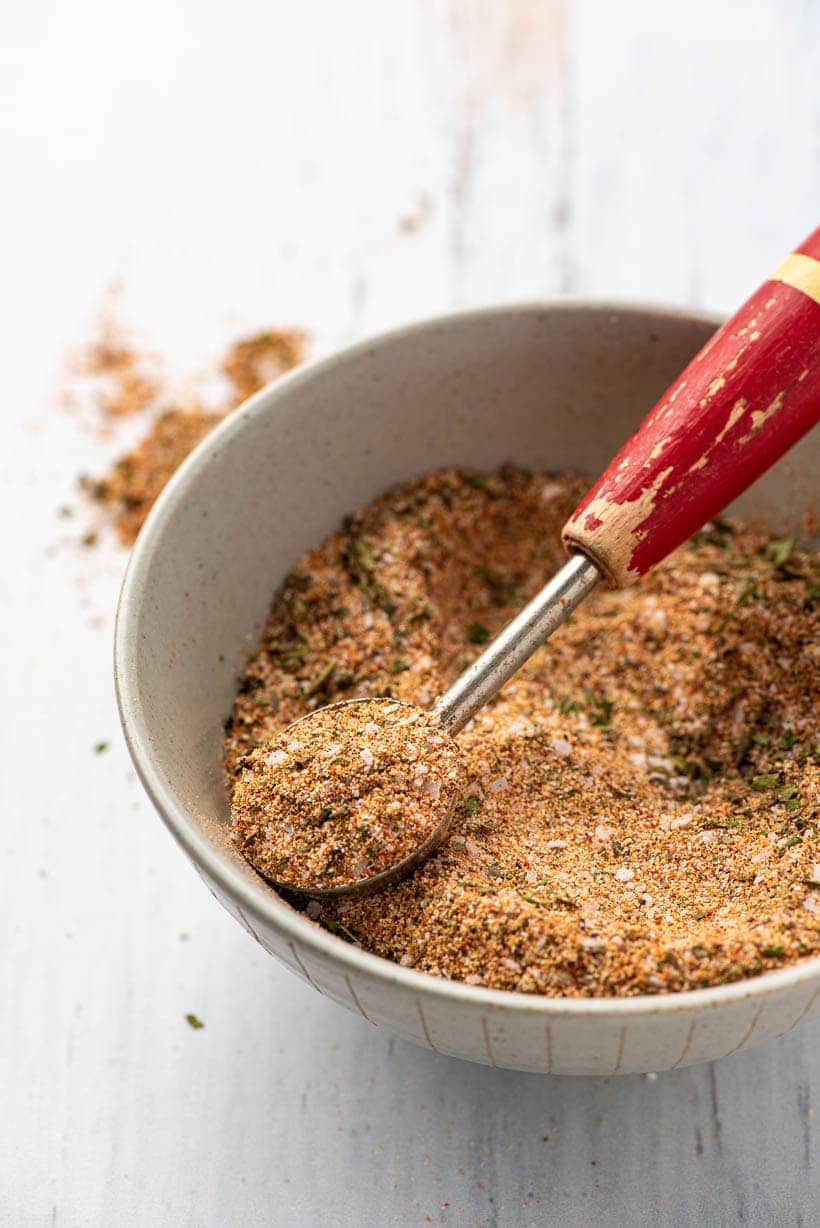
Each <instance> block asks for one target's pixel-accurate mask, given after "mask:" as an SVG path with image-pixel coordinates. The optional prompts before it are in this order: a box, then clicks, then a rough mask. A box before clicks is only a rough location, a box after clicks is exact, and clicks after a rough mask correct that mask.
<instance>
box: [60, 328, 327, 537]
mask: <svg viewBox="0 0 820 1228" xmlns="http://www.w3.org/2000/svg"><path fill="white" fill-rule="evenodd" d="M304 350H305V336H304V334H303V333H301V332H297V331H293V330H282V329H270V330H267V331H265V332H261V333H256V334H254V335H253V336H251V337H245V338H242V339H240V340H239V341H236V342H234V344H233V345H231V346H230V347H229V349H228V350H227V352H226V353H225V354H224V355H223V358H222V361H221V364H220V372H221V375H222V376H223V377H224V385H225V387H224V391H223V394H222V396H221V397H220V398H219V401H218V403H217V404H216V405H215V406H213V405H209V404H207V403H206V402H205V400H204V399H203V398H201V397H199V396H197V395H195V394H190V395H187V396H185V397H184V398H183V399H182V400H181V402H180V401H179V399H178V398H173V399H172V398H170V397H169V394H168V392H167V390H165V389H163V387H162V386H161V384H160V381H159V378H158V377H157V376H156V375H154V374H153V373H150V372H151V368H150V366H149V364H148V360H147V357H146V356H143V355H141V354H140V353H139V351H137V350H135V349H134V348H133V347H131V346H130V345H129V344H127V343H126V342H125V340H124V339H123V338H122V336H121V333H120V330H119V328H118V326H117V324H116V322H115V321H114V319H113V318H112V317H110V316H108V315H106V316H104V317H103V320H102V322H101V331H100V337H99V338H98V339H97V340H96V341H95V342H93V343H92V344H90V345H88V346H87V347H86V348H85V349H84V350H83V351H81V352H80V354H79V355H77V356H76V357H75V359H74V360H73V363H72V367H73V370H74V371H75V372H76V373H77V374H84V375H93V376H95V377H98V379H99V381H100V383H99V388H98V390H97V392H96V397H95V404H96V408H97V410H98V411H99V415H100V417H101V419H102V421H103V422H104V423H108V424H109V425H110V420H111V419H116V418H122V417H125V416H127V415H134V414H139V413H140V412H141V411H145V410H148V409H151V408H152V407H153V408H155V409H156V413H155V414H154V416H153V418H152V420H151V422H150V425H149V426H148V428H147V430H146V432H145V434H144V435H143V437H142V438H141V439H140V440H139V441H138V442H137V444H136V446H135V447H133V448H132V449H131V450H130V451H129V452H127V453H126V454H125V455H124V456H122V457H120V458H119V459H118V460H116V461H115V462H114V463H113V465H112V466H111V468H110V470H109V472H108V473H107V474H106V475H105V477H102V478H91V477H87V476H86V477H83V478H82V479H81V482H80V485H81V487H82V489H83V490H84V491H85V493H86V494H87V495H89V497H90V498H91V499H93V500H94V501H95V502H96V503H97V504H99V506H100V507H101V508H102V510H103V511H104V512H105V513H106V514H107V516H108V517H109V518H110V520H111V521H112V522H113V524H114V527H115V529H116V531H117V535H118V536H119V538H120V541H121V542H122V544H123V545H126V546H130V545H132V544H133V542H134V541H135V540H136V537H137V534H138V533H139V531H140V529H141V528H142V525H143V523H144V521H145V518H146V516H147V515H148V513H149V512H150V510H151V508H152V507H153V506H154V503H155V502H156V500H157V498H158V497H159V495H160V494H161V492H162V490H163V488H164V487H165V485H166V484H167V482H168V481H169V479H170V478H171V477H172V476H173V474H174V473H175V472H176V470H177V469H178V468H179V466H180V465H181V464H182V462H183V461H184V460H185V458H186V457H187V456H188V454H189V453H190V452H192V451H193V449H194V448H195V447H196V445H197V444H198V443H200V442H201V440H203V439H204V438H205V436H206V435H207V434H209V432H210V431H212V430H213V428H214V427H215V426H216V425H217V423H218V422H221V421H222V419H223V418H224V417H225V416H226V415H227V414H228V413H230V412H231V410H233V409H235V408H236V407H237V406H238V405H240V404H241V403H242V402H243V401H244V400H246V398H247V397H249V396H251V395H252V394H253V393H255V392H258V391H259V389H260V388H263V387H264V386H265V385H266V384H269V383H271V382H272V381H273V380H275V379H278V377H279V376H280V375H284V374H285V373H286V372H287V371H290V370H291V369H292V368H293V367H295V366H297V365H298V364H299V363H300V362H301V361H302V360H303V358H304Z"/></svg>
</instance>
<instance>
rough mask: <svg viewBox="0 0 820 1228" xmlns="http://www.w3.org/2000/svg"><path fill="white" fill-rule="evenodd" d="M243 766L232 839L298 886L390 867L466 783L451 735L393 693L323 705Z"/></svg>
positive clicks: (431, 828) (429, 831) (354, 879)
mask: <svg viewBox="0 0 820 1228" xmlns="http://www.w3.org/2000/svg"><path fill="white" fill-rule="evenodd" d="M242 765H243V771H242V774H241V776H240V777H239V780H238V781H237V784H236V788H235V789H234V793H233V801H232V807H231V817H232V825H231V830H232V835H233V838H234V840H235V841H236V843H237V845H238V847H239V848H240V849H241V851H242V853H243V854H244V856H245V857H247V859H248V861H250V862H251V864H252V865H254V866H255V867H256V869H257V870H259V871H260V873H262V874H264V875H265V876H266V877H267V878H270V879H273V880H274V881H275V882H277V883H280V884H283V885H286V886H289V887H293V888H300V887H301V888H319V889H323V890H327V889H328V888H333V887H338V886H340V885H346V884H353V883H361V882H363V881H364V880H365V879H368V878H372V877H373V876H374V875H376V874H381V873H384V872H385V871H389V870H392V869H393V868H394V867H396V866H398V865H399V863H400V862H402V861H404V860H405V858H407V857H409V856H410V855H411V854H412V853H414V852H415V850H416V849H417V848H418V847H419V846H421V845H423V844H424V843H425V842H426V841H428V840H430V839H431V838H432V837H433V836H434V835H435V834H436V831H437V829H438V828H439V826H440V825H441V823H442V822H443V821H444V820H446V818H447V816H448V815H449V814H450V812H451V811H452V808H453V806H454V804H455V802H456V799H457V797H458V794H459V792H460V787H461V783H462V774H461V763H460V759H459V755H458V751H457V749H456V747H455V745H454V743H453V742H452V740H451V739H450V738H448V737H447V736H446V735H445V734H443V733H442V732H441V730H440V729H439V728H438V727H437V725H436V723H435V722H434V721H433V720H432V718H430V717H429V716H427V715H426V713H424V712H420V711H419V710H418V709H416V708H411V707H408V706H407V705H405V704H399V703H396V702H395V701H393V700H389V699H388V700H375V699H368V700H363V701H361V702H354V703H342V704H333V705H332V706H331V707H329V708H321V709H319V711H317V712H314V713H310V714H309V715H308V716H307V717H306V718H303V719H302V720H301V722H298V723H297V724H296V725H295V726H292V727H291V728H290V729H288V730H286V731H285V732H284V733H282V734H280V736H279V737H278V738H275V739H274V741H273V742H272V743H271V744H269V745H267V746H265V747H264V748H260V749H259V750H255V751H252V752H251V753H250V755H248V756H246V757H244V758H243V760H242Z"/></svg>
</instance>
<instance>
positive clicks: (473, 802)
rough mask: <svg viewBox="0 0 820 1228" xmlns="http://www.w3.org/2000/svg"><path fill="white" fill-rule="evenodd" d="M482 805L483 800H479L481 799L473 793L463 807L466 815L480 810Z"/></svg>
mask: <svg viewBox="0 0 820 1228" xmlns="http://www.w3.org/2000/svg"><path fill="white" fill-rule="evenodd" d="M480 805H481V802H480V801H479V799H478V798H477V797H475V796H474V795H473V796H470V797H468V798H467V799H466V801H465V802H464V804H463V805H462V807H461V809H462V810H463V811H464V813H465V814H466V815H473V814H475V812H476V811H477V810H478V808H479V806H480Z"/></svg>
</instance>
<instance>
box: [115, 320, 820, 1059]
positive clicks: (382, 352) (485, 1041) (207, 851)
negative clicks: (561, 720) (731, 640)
mask: <svg viewBox="0 0 820 1228" xmlns="http://www.w3.org/2000/svg"><path fill="white" fill-rule="evenodd" d="M715 326H716V321H715V320H711V319H706V318H704V317H699V316H693V315H687V314H682V313H680V312H676V311H668V310H663V309H659V308H651V307H635V306H629V307H627V306H620V305H615V304H611V305H610V304H605V305H601V304H598V305H595V304H572V303H566V302H564V303H540V304H539V303H536V304H529V305H523V306H517V307H498V308H492V309H487V310H481V311H476V312H468V313H463V314H457V315H450V316H446V317H443V318H440V319H435V320H430V321H427V322H424V323H421V324H417V325H414V326H411V327H409V328H403V329H400V330H398V331H395V332H391V333H388V334H386V335H384V336H381V337H377V338H375V339H373V340H371V341H366V342H363V343H362V344H359V345H356V346H354V347H352V348H351V349H348V350H345V351H343V352H342V353H339V354H336V355H334V356H332V357H330V358H326V359H324V360H322V361H319V362H314V363H311V364H308V365H306V366H305V367H303V368H301V369H300V370H299V371H297V372H295V373H293V374H291V375H289V376H287V377H285V378H284V379H282V380H280V381H279V382H277V383H276V384H274V385H273V386H271V387H269V388H267V389H265V390H264V391H262V392H260V393H259V394H258V395H257V396H255V397H253V398H252V399H251V400H250V401H248V402H247V403H246V404H245V405H243V406H242V407H241V408H240V409H238V410H237V411H236V413H234V414H232V415H231V416H230V418H228V419H227V420H226V421H225V422H224V423H223V424H222V425H221V426H219V427H218V428H217V429H216V430H215V431H214V432H213V434H212V435H210V436H208V438H207V439H206V440H205V441H204V442H203V443H202V444H201V445H200V446H199V447H198V448H197V450H196V451H195V452H194V453H193V455H192V456H191V457H190V458H189V459H188V460H187V462H186V463H185V464H184V465H183V466H182V468H181V469H180V470H179V472H178V473H177V474H176V475H175V477H174V478H173V480H172V481H171V482H170V484H169V485H168V488H167V490H166V491H165V492H164V493H163V495H162V497H161V498H160V500H159V501H158V503H157V505H156V507H155V509H154V511H153V512H152V514H151V516H150V517H149V519H148V521H147V523H146V525H145V527H144V529H143V530H142V532H141V533H140V536H139V540H138V542H137V544H136V546H135V548H134V550H133V553H132V555H131V559H130V564H129V567H128V572H127V575H126V578H125V582H124V585H123V590H122V596H121V599H120V607H119V617H118V625H117V632H116V679H117V689H118V696H119V704H120V712H121V717H122V722H123V726H124V729H125V735H126V738H127V740H128V745H129V747H130V750H131V754H132V756H133V759H134V763H135V764H136V768H137V771H138V772H139V775H140V777H141V779H142V782H143V784H144V786H145V788H146V790H147V791H148V794H149V795H150V797H151V799H152V801H153V802H154V805H155V806H156V808H157V810H158V811H159V813H160V814H161V816H162V818H163V819H164V820H165V822H166V824H167V825H168V827H169V828H170V830H171V832H172V834H173V835H174V837H175V838H176V840H177V841H178V843H179V844H180V846H181V847H182V849H183V850H184V851H185V853H186V854H187V855H188V857H189V858H190V859H191V861H192V862H193V863H194V865H195V866H196V868H197V870H198V871H199V873H200V874H201V875H202V877H203V878H204V879H205V881H206V882H207V884H208V885H209V887H210V888H211V891H212V892H213V894H214V895H215V896H216V898H217V899H218V900H219V901H220V903H221V904H223V905H224V907H225V908H226V909H227V910H228V912H229V913H231V915H232V916H233V917H235V918H236V920H237V921H238V922H239V924H240V925H242V926H243V927H244V928H245V929H246V930H247V931H248V933H249V934H250V935H251V936H252V937H253V938H255V939H256V941H257V942H258V943H260V944H261V945H262V946H263V947H264V948H265V949H266V950H267V951H269V952H270V954H271V955H273V956H275V957H276V958H277V959H279V960H281V961H282V962H283V963H285V964H286V965H287V966H288V967H289V968H290V969H291V971H292V972H293V973H294V974H295V975H296V976H298V977H301V978H302V979H303V980H304V981H307V982H308V984H310V985H312V986H313V987H314V988H315V989H317V990H318V991H319V992H320V993H324V994H327V995H328V996H329V997H331V998H333V999H334V1000H335V1001H336V1002H338V1003H340V1004H341V1005H342V1006H345V1007H347V1008H348V1009H349V1010H352V1011H355V1012H357V1013H358V1014H359V1015H361V1016H363V1018H364V1019H366V1020H368V1021H369V1022H370V1023H372V1024H377V1025H380V1026H384V1027H386V1028H389V1029H391V1030H392V1031H394V1032H396V1033H398V1034H399V1035H400V1036H403V1037H405V1038H406V1039H408V1040H412V1041H415V1042H416V1043H418V1044H420V1045H426V1046H429V1048H431V1049H435V1050H437V1051H438V1052H441V1053H446V1054H452V1055H455V1056H458V1057H462V1058H468V1059H470V1060H472V1061H475V1062H483V1063H486V1064H488V1065H491V1066H505V1067H512V1068H515V1069H519V1070H528V1071H541V1072H544V1073H550V1072H554V1073H556V1074H559V1073H560V1074H598V1075H611V1074H616V1073H627V1072H632V1071H658V1070H666V1069H670V1068H672V1067H676V1066H683V1065H687V1064H688V1063H692V1062H701V1061H704V1060H706V1059H709V1058H716V1057H721V1056H723V1055H724V1054H728V1053H733V1052H737V1051H738V1050H739V1049H743V1048H745V1047H746V1046H748V1045H751V1044H753V1043H755V1042H758V1041H762V1040H764V1039H765V1038H767V1037H771V1036H775V1035H778V1034H780V1033H782V1032H786V1031H788V1030H789V1029H790V1028H793V1027H795V1026H796V1025H797V1024H799V1023H801V1022H804V1021H806V1020H808V1019H810V1018H812V1017H813V1016H816V1015H820V960H819V959H812V960H807V961H805V962H803V963H801V964H798V965H796V966H793V967H790V968H787V969H785V970H782V971H777V972H771V973H767V974H765V975H763V976H760V977H758V978H756V979H752V980H748V981H743V982H739V983H736V984H733V985H728V986H723V987H719V988H715V989H706V990H696V991H693V992H689V993H680V994H669V995H660V996H646V997H636V998H629V999H607V1000H590V1001H585V1000H566V1001H565V1000H562V999H560V998H545V997H538V996H534V995H533V996H530V995H522V994H513V993H509V992H506V991H494V990H487V989H481V988H476V987H471V986H468V985H462V984H458V983H454V982H450V981H445V980H440V979H437V978H434V977H431V976H428V975H426V974H424V973H420V972H416V971H413V970H411V969H406V968H401V967H398V966H397V965H395V964H392V963H390V962H388V961H386V960H383V959H380V958H378V957H377V956H374V955H370V954H367V953H365V952H363V951H361V950H359V949H357V948H356V947H354V946H352V945H349V944H348V943H346V942H344V941H343V940H342V939H340V938H338V937H336V936H334V935H333V934H330V933H328V932H327V931H325V930H323V929H321V928H320V927H319V926H318V925H316V924H314V923H313V922H311V921H309V920H307V919H306V918H305V917H304V916H302V915H301V914H300V913H298V912H296V911H295V910H293V909H292V908H291V907H290V906H289V905H288V904H287V903H285V901H284V900H282V899H280V898H279V897H278V896H277V895H276V893H275V892H274V891H273V890H272V889H271V888H270V887H268V886H267V885H266V884H265V883H264V882H263V880H262V879H261V878H259V877H258V876H257V875H256V874H255V873H254V871H253V870H251V869H250V867H249V866H248V865H246V864H245V862H244V861H243V860H242V859H241V858H240V857H239V856H238V855H237V854H236V853H235V851H234V850H233V848H232V846H231V844H230V842H229V840H228V837H227V818H228V806H227V802H226V798H225V791H224V785H223V780H222V772H221V739H222V724H223V721H224V719H225V717H226V716H227V715H228V713H229V712H230V709H231V704H232V700H233V698H234V691H235V685H236V677H237V671H238V670H239V669H240V667H241V665H242V663H243V661H244V659H245V657H246V655H247V653H248V651H249V649H250V647H251V646H252V645H253V643H254V638H255V634H256V632H257V631H258V629H259V628H260V626H261V624H262V622H263V621H264V619H265V616H266V614H267V612H268V609H269V607H270V604H271V600H272V597H273V595H274V593H275V592H276V590H277V588H278V586H279V584H280V583H281V581H282V580H283V578H284V576H285V575H286V573H287V572H288V570H289V569H290V568H291V567H292V565H293V564H294V563H295V562H296V560H297V559H298V558H299V556H300V555H301V554H302V553H303V551H305V550H306V549H307V548H308V547H310V546H312V545H314V544H316V543H318V542H320V541H321V540H322V539H323V538H324V537H325V536H326V535H327V534H329V533H331V532H332V531H333V530H335V529H336V528H337V527H338V526H339V523H340V521H341V519H342V517H343V516H344V515H345V514H347V513H349V512H350V511H352V510H353V509H355V508H357V507H359V506H361V505H362V504H365V503H367V502H368V501H369V500H371V499H373V498H374V497H375V496H376V495H379V494H381V493H382V492H383V491H385V490H386V489H387V488H389V487H391V486H392V485H394V483H397V482H400V481H403V480H404V479H406V478H411V477H414V476H416V475H419V474H422V473H424V472H425V471H427V470H430V469H435V468H438V467H441V466H445V465H465V466H474V467H476V468H479V469H489V468H493V467H495V466H498V465H500V464H502V463H503V462H504V461H512V462H517V463H519V464H521V465H524V466H527V467H530V468H533V469H538V468H543V469H554V470H561V469H574V470H577V471H579V472H581V473H585V474H589V475H590V476H594V475H595V474H597V473H598V472H599V470H600V469H601V468H602V467H603V466H604V465H605V463H606V462H607V461H608V460H609V458H610V457H611V456H612V454H613V453H614V451H615V450H616V448H617V447H618V446H619V445H620V443H621V442H622V441H623V440H624V438H625V437H626V436H627V435H628V434H629V433H630V432H631V430H632V429H633V428H634V427H635V426H636V425H637V423H638V421H639V420H640V419H641V418H642V417H643V415H644V413H645V412H646V410H647V409H648V408H649V406H650V405H651V404H652V403H653V402H654V401H655V399H656V398H657V397H658V396H659V395H660V393H661V392H662V391H663V390H664V388H665V387H666V385H667V384H668V383H669V382H670V381H671V380H672V378H673V376H675V375H676V374H677V373H678V371H679V370H680V369H681V368H682V367H683V366H684V365H685V363H686V362H687V361H688V359H689V358H690V357H691V356H692V355H693V354H694V353H695V352H696V351H697V350H698V349H699V348H700V346H701V345H702V344H703V342H704V341H705V340H706V338H707V337H708V336H709V335H710V333H711V332H712V331H713V330H714V328H715ZM819 459H820V457H818V455H817V441H816V440H814V441H812V440H810V439H807V440H805V441H804V442H803V444H802V445H801V446H800V447H799V448H797V449H796V450H795V451H794V452H793V453H792V454H791V455H790V457H787V458H785V460H784V461H782V462H781V463H780V465H779V466H778V467H777V468H776V469H775V470H773V471H772V472H771V473H769V474H768V475H766V477H765V478H764V479H763V480H761V481H760V482H759V483H758V484H757V486H755V487H754V488H753V489H752V490H750V491H749V492H747V495H746V496H745V497H744V499H743V500H742V501H741V506H742V510H743V511H744V512H745V514H746V515H751V516H752V517H758V516H762V517H764V518H765V519H767V520H768V521H769V522H770V523H771V525H772V527H773V528H774V527H776V528H777V529H778V531H781V530H782V531H786V530H788V529H790V528H792V527H794V526H796V525H797V524H798V521H799V517H800V514H801V513H802V512H803V511H804V510H805V508H806V505H807V504H808V503H809V501H810V498H811V497H812V496H813V495H814V487H815V483H814V477H813V475H814V474H816V472H817V468H818V460H819Z"/></svg>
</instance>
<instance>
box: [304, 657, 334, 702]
mask: <svg viewBox="0 0 820 1228" xmlns="http://www.w3.org/2000/svg"><path fill="white" fill-rule="evenodd" d="M335 672H336V662H335V661H328V663H327V665H326V666H325V667H324V669H323V670H321V672H320V673H319V674H318V675H317V676H316V678H314V680H313V682H311V684H310V686H309V687H308V689H307V692H306V694H307V695H315V694H316V693H317V692H318V691H322V690H324V688H325V687H326V686H327V684H328V683H329V682H330V679H331V678H332V677H333V675H334V673H335Z"/></svg>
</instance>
